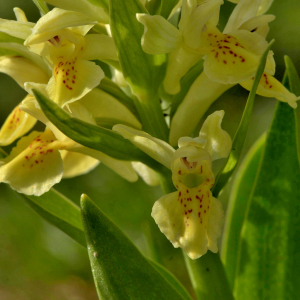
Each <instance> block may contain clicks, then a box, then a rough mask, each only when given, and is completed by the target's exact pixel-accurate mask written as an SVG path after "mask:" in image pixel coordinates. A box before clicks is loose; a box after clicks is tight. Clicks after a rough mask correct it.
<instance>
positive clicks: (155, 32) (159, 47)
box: [136, 14, 182, 54]
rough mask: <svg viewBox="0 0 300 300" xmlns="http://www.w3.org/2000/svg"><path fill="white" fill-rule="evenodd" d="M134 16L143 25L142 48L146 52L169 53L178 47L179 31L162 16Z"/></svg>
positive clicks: (179, 42) (180, 40) (180, 36)
mask: <svg viewBox="0 0 300 300" xmlns="http://www.w3.org/2000/svg"><path fill="white" fill-rule="evenodd" d="M136 18H137V20H138V21H139V22H140V23H142V24H143V25H144V34H143V37H142V48H143V50H144V51H145V52H146V53H149V54H163V53H169V52H172V51H173V50H175V49H176V48H178V47H180V45H181V43H182V35H181V32H180V31H179V30H178V29H177V28H176V27H174V26H173V25H172V24H171V23H169V22H168V21H167V20H166V19H164V18H163V17H162V16H157V15H155V16H150V15H147V14H137V15H136Z"/></svg>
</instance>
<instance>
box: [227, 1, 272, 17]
mask: <svg viewBox="0 0 300 300" xmlns="http://www.w3.org/2000/svg"><path fill="white" fill-rule="evenodd" d="M228 1H230V2H232V3H239V2H240V1H241V0H228ZM253 1H258V0H253ZM273 1H274V0H262V1H261V2H260V1H259V8H258V12H257V15H262V14H264V13H265V12H266V11H268V9H269V8H270V7H271V5H272V3H273Z"/></svg>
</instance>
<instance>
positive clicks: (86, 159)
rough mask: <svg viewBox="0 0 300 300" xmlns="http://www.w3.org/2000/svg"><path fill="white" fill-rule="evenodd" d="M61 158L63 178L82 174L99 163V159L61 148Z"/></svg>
mask: <svg viewBox="0 0 300 300" xmlns="http://www.w3.org/2000/svg"><path fill="white" fill-rule="evenodd" d="M60 155H61V157H62V160H63V169H64V173H63V178H72V177H75V176H79V175H83V174H86V173H88V172H90V171H91V170H93V169H94V168H96V167H97V166H98V165H99V160H98V159H95V158H93V157H90V156H88V155H84V154H81V153H76V152H71V151H67V150H61V151H60Z"/></svg>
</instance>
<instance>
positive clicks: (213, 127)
mask: <svg viewBox="0 0 300 300" xmlns="http://www.w3.org/2000/svg"><path fill="white" fill-rule="evenodd" d="M224 114H225V112H224V110H220V111H215V112H214V113H212V114H211V115H209V116H208V117H207V118H206V120H205V121H204V123H203V125H202V128H201V130H200V133H199V137H201V138H202V139H204V140H206V145H205V147H204V149H205V150H206V151H207V152H208V153H209V154H210V155H211V157H212V160H215V159H219V158H225V157H227V156H228V155H229V153H230V150H231V146H232V141H231V137H230V136H229V134H228V133H227V132H226V131H225V130H223V129H222V128H221V123H222V119H223V117H224Z"/></svg>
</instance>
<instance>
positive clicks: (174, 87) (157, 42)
mask: <svg viewBox="0 0 300 300" xmlns="http://www.w3.org/2000/svg"><path fill="white" fill-rule="evenodd" d="M222 3H223V0H210V1H203V0H183V4H182V9H181V20H180V22H179V28H178V29H177V28H176V27H175V26H173V25H171V24H170V23H169V22H168V21H167V20H166V19H164V18H163V17H161V16H150V15H147V14H137V20H138V21H139V22H140V23H142V24H143V25H144V35H143V37H142V48H143V50H144V51H145V52H146V53H149V54H163V53H169V62H168V67H167V73H166V77H165V79H164V82H163V85H164V88H165V90H166V92H167V93H169V94H177V93H178V92H179V91H180V79H181V78H182V76H184V75H185V74H186V72H187V71H188V70H189V69H190V68H191V67H192V66H193V65H194V64H195V63H196V62H197V61H199V60H200V59H201V58H202V57H203V55H204V54H203V53H200V52H199V51H197V49H198V48H199V46H200V38H199V37H200V35H201V32H202V30H203V28H204V27H205V25H206V24H213V25H217V23H218V20H219V9H220V5H221V4H222Z"/></svg>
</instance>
